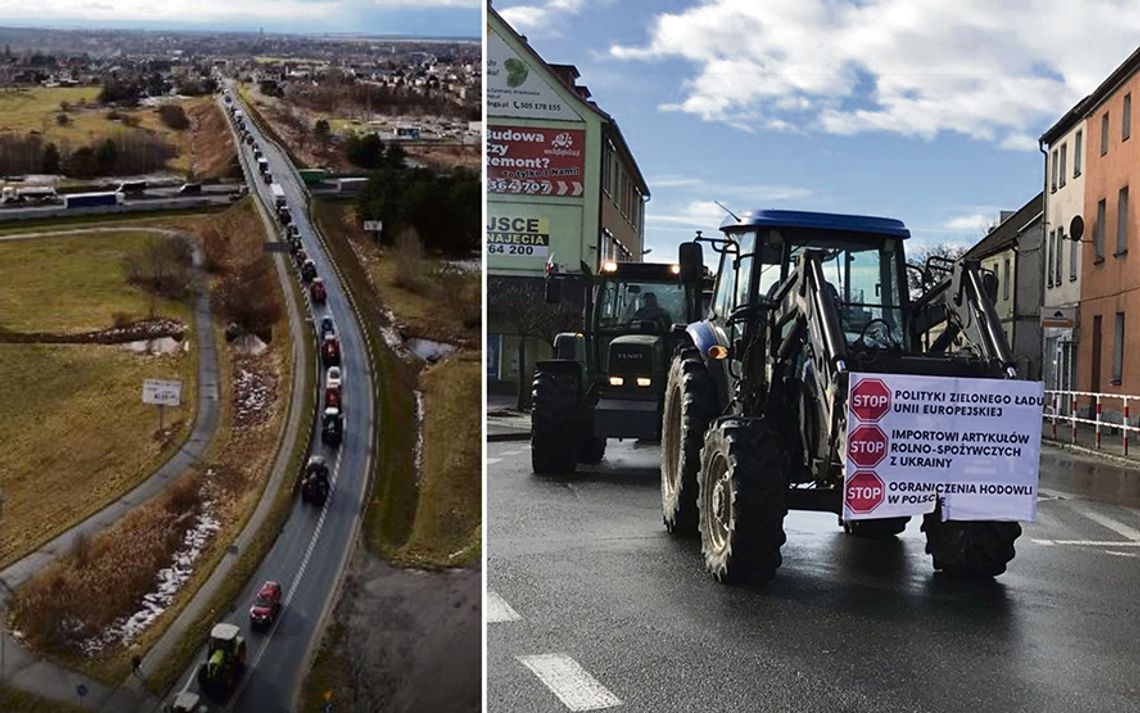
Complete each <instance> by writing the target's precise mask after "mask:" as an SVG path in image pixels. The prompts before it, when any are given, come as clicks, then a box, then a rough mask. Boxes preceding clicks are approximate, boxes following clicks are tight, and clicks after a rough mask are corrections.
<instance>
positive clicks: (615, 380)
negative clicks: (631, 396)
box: [610, 376, 625, 386]
mask: <svg viewBox="0 0 1140 713" xmlns="http://www.w3.org/2000/svg"><path fill="white" fill-rule="evenodd" d="M624 385H625V379H623V378H622V377H620V376H611V377H610V386H624Z"/></svg>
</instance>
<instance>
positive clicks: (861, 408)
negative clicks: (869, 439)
mask: <svg viewBox="0 0 1140 713" xmlns="http://www.w3.org/2000/svg"><path fill="white" fill-rule="evenodd" d="M890 410H891V390H890V389H888V388H887V385H886V384H884V383H883V382H882V381H880V380H879V379H863V380H862V381H860V382H859V383H858V384H855V388H854V389H852V390H851V411H852V412H854V414H855V418H857V419H859V420H860V421H878V420H879V419H880V418H882V417H883V416H886V415H887V412H888V411H890Z"/></svg>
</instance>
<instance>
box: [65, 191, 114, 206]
mask: <svg viewBox="0 0 1140 713" xmlns="http://www.w3.org/2000/svg"><path fill="white" fill-rule="evenodd" d="M122 202H123V194H122V193H118V192H116V191H102V192H99V193H71V194H68V195H65V196H64V197H63V206H64V207H65V208H93V207H96V206H106V205H121V204H122Z"/></svg>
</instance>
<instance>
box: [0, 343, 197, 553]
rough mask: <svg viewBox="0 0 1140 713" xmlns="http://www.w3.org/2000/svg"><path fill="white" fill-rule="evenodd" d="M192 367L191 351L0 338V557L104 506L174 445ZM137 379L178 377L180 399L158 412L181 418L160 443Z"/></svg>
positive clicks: (188, 405) (188, 398)
mask: <svg viewBox="0 0 1140 713" xmlns="http://www.w3.org/2000/svg"><path fill="white" fill-rule="evenodd" d="M196 368H197V358H196V356H195V355H194V354H191V355H186V354H176V355H169V356H139V355H136V354H132V353H130V352H127V351H124V350H122V349H120V348H118V347H115V346H102V345H84V346H76V345H52V346H48V345H36V344H0V443H3V444H4V451H5V454H4V458H3V459H2V460H0V491H3V498H4V505H3V515H2V517H0V565H5V564H8V563H10V562H12V561H14V560H16V559H18V558H19V557H21V556H22V555H24V554H27V553H28V552H29V551H31V550H32V549H33V548H35V547H36V546H38V545H39V544H40V543H42V542H44V541H45V540H47V539H49V538H51V537H53V536H55V535H56V534H58V533H59V532H60V531H62V530H64V529H66V528H67V527H69V526H70V525H71V524H73V523H74V522H77V521H79V520H81V519H82V518H84V517H86V516H88V515H90V514H91V513H93V512H95V511H96V510H98V509H99V508H101V507H103V506H104V505H105V504H106V503H107V502H109V501H110V500H112V499H114V498H115V497H117V496H118V495H120V494H121V493H123V492H124V491H126V490H128V489H129V488H131V487H132V486H133V485H135V484H136V483H138V482H139V481H140V480H141V479H142V478H143V477H145V476H146V475H147V474H149V473H150V472H151V471H152V470H153V469H154V468H155V467H157V466H158V465H159V464H160V463H161V462H162V461H163V460H165V459H166V458H168V457H169V456H170V455H171V454H172V453H173V452H174V450H175V449H176V448H177V447H178V446H179V445H180V444H181V442H182V440H183V439H184V438H185V436H186V434H187V432H188V426H189V422H190V420H191V418H192V405H193V404H194V398H195V391H194V389H193V388H192V386H193V381H194V375H195V370H196ZM146 378H180V379H182V380H183V404H184V406H182V407H180V408H167V409H166V416H165V420H166V425H167V426H168V427H169V426H170V425H171V424H174V423H179V424H180V426H179V428H178V429H177V430H176V431H175V432H174V433H173V434H171V436H170V437H168V438H167V439H166V440H165V441H160V440H157V439H156V437H155V431H156V429H157V426H158V423H157V415H156V412H155V409H154V407H153V406H146V405H144V404H143V403H142V402H141V400H140V398H139V394H140V393H141V389H142V381H143V379H146ZM188 387H189V388H188ZM33 394H34V396H35V398H30V397H31V396H32V395H33ZM112 415H113V418H109V417H111V416H112Z"/></svg>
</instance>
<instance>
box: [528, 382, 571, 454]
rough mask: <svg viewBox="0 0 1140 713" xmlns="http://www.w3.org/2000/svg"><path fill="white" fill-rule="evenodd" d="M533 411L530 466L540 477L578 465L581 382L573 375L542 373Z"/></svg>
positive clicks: (537, 386)
mask: <svg viewBox="0 0 1140 713" xmlns="http://www.w3.org/2000/svg"><path fill="white" fill-rule="evenodd" d="M532 396H533V403H532V405H531V412H530V464H531V469H532V470H533V471H534V472H535V473H537V474H539V475H566V474H568V473H573V472H574V469H575V468H576V467H577V466H578V428H577V415H578V380H577V379H576V378H575V375H574V374H573V373H572V372H565V371H556V372H549V371H538V372H537V373H535V375H534V391H533V393H532Z"/></svg>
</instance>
